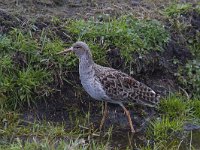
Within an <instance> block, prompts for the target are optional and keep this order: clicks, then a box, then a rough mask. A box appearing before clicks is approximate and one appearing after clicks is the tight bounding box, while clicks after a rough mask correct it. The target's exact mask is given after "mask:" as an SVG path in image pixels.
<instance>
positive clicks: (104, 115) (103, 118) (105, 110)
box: [99, 102, 108, 131]
mask: <svg viewBox="0 0 200 150" xmlns="http://www.w3.org/2000/svg"><path fill="white" fill-rule="evenodd" d="M107 114H108V103H107V102H105V107H104V112H103V117H102V119H101V124H100V127H99V129H100V131H101V129H102V127H103V124H104V122H105V120H106V117H107Z"/></svg>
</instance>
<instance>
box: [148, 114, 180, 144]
mask: <svg viewBox="0 0 200 150" xmlns="http://www.w3.org/2000/svg"><path fill="white" fill-rule="evenodd" d="M182 127H183V120H181V119H170V118H169V117H167V116H163V117H161V118H159V119H156V120H155V121H153V122H152V123H151V127H150V129H151V130H152V131H151V132H149V133H148V134H149V136H150V137H153V138H154V140H155V141H161V140H164V141H166V140H169V139H170V138H172V137H173V136H174V135H175V133H177V132H178V131H182V130H183V129H182Z"/></svg>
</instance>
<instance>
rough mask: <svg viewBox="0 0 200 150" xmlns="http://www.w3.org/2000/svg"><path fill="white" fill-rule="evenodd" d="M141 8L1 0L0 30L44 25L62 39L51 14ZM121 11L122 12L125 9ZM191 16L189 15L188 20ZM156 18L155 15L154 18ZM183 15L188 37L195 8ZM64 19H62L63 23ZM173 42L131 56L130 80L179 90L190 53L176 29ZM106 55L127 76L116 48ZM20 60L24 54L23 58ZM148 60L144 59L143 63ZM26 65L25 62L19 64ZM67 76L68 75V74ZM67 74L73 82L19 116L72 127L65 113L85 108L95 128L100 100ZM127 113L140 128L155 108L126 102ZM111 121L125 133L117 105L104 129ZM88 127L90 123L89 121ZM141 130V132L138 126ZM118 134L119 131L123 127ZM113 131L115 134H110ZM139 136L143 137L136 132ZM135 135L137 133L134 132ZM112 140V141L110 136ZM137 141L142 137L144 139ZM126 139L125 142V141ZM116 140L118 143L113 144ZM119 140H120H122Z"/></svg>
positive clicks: (132, 2) (194, 27)
mask: <svg viewBox="0 0 200 150" xmlns="http://www.w3.org/2000/svg"><path fill="white" fill-rule="evenodd" d="M139 5H140V6H143V7H144V8H145V9H149V8H148V6H147V5H146V4H143V3H142V1H138V0H127V1H126V2H121V1H114V2H107V1H104V0H103V1H100V2H99V1H98V2H95V1H89V0H88V1H81V0H76V1H72V0H61V1H59V0H41V1H39V0H36V1H32V0H25V1H23V0H18V1H16V0H11V1H9V2H8V1H7V0H1V1H0V33H7V32H9V31H10V30H11V29H12V28H13V27H14V28H21V29H24V30H27V29H32V30H35V31H36V32H38V33H40V32H41V31H42V30H43V29H49V30H51V31H53V33H54V34H55V35H57V36H59V37H60V38H61V39H62V40H63V41H66V42H67V41H70V40H71V39H70V37H69V36H68V33H67V31H66V30H65V29H64V27H63V25H62V24H58V25H57V24H53V23H52V22H51V21H50V20H51V19H52V17H54V16H56V17H59V18H62V19H61V20H65V19H67V18H84V19H88V18H89V17H91V16H94V17H97V16H99V15H106V14H108V15H114V16H118V15H120V14H123V13H127V12H130V10H131V11H133V10H135V11H136V12H135V13H136V16H138V12H137V11H138V9H139V7H138V6H139ZM124 10H126V11H127V12H124ZM191 16H192V18H190V17H191ZM156 17H157V16H156ZM184 17H185V18H186V19H188V20H189V19H191V28H189V29H188V30H187V32H186V36H188V34H189V36H193V35H195V34H197V32H199V30H200V23H199V20H200V16H199V15H197V14H196V13H195V12H190V13H189V14H185V16H184ZM63 22H64V21H63ZM171 37H172V40H171V41H170V42H169V43H168V44H167V45H166V47H164V52H152V53H150V54H146V55H143V56H142V57H140V56H139V54H133V59H134V60H135V63H133V65H132V68H133V69H134V72H133V73H132V74H131V75H132V76H133V77H134V78H136V79H138V80H139V81H141V82H143V83H145V84H147V85H148V86H150V87H151V88H152V89H154V90H155V91H156V92H158V93H160V94H161V95H162V96H166V95H168V94H169V93H170V92H175V91H179V90H180V89H179V85H178V84H177V77H176V76H175V74H176V73H177V69H178V65H184V64H185V63H186V62H187V60H188V59H191V58H192V55H191V53H190V52H189V50H188V48H187V47H186V46H185V44H184V42H182V43H180V37H179V36H177V33H174V32H173V31H171ZM21 57H22V56H21V55H20V54H16V56H15V57H14V58H15V59H17V60H15V62H17V63H24V62H21ZM174 58H175V59H177V60H179V64H174V62H173V59H174ZM107 59H108V60H110V61H109V62H111V63H110V66H112V67H113V68H116V69H120V70H122V71H124V72H126V73H128V74H130V72H129V70H128V69H126V68H125V67H124V65H123V62H124V61H123V59H122V58H121V56H120V50H118V49H117V48H115V47H114V48H112V47H111V51H109V52H108V54H107ZM23 60H24V58H23ZM147 60H148V61H147ZM23 65H25V64H23ZM68 76H71V75H69V74H68ZM72 76H73V77H69V79H70V78H71V80H72V83H73V84H75V85H76V86H73V85H70V84H69V83H65V82H64V85H61V88H60V89H59V90H60V92H56V93H55V94H54V95H51V96H50V97H49V98H48V99H45V100H39V101H38V102H37V103H36V104H35V105H33V107H31V108H28V109H26V108H27V107H24V108H25V109H24V110H23V118H24V119H25V120H29V121H34V120H35V119H37V120H38V121H43V120H47V121H52V122H58V123H59V122H65V123H66V128H69V129H70V128H72V127H73V122H70V121H69V120H70V119H69V115H72V116H86V114H87V112H88V110H89V111H90V114H91V117H90V119H91V122H92V124H93V125H94V126H95V128H97V127H98V125H99V123H100V120H101V117H102V114H101V111H102V107H101V104H102V103H101V102H97V101H93V100H92V99H91V98H90V97H89V96H88V95H87V94H86V93H85V92H84V91H83V89H82V88H81V85H80V81H79V79H78V73H77V72H75V73H74V74H73V75H72ZM127 108H128V109H129V110H130V113H131V116H132V118H133V122H134V125H135V126H136V129H140V128H141V124H143V123H144V125H143V127H144V129H145V127H146V125H147V124H145V123H148V121H147V120H148V119H149V116H151V115H152V113H153V112H154V110H151V109H148V110H147V109H144V110H143V111H138V110H139V109H136V108H138V107H137V106H128V107H127ZM111 125H114V128H116V129H119V130H115V132H116V133H117V132H118V131H122V129H123V130H126V131H129V125H128V123H127V119H126V116H125V114H124V112H123V110H122V109H121V107H119V106H116V105H112V104H110V105H109V115H108V119H107V120H106V123H105V126H104V127H105V128H106V129H107V128H108V127H110V126H111ZM88 126H91V125H90V124H88ZM142 131H143V132H144V131H145V130H143V129H142ZM122 132H123V131H122ZM114 134H115V133H114ZM141 137H142V136H141ZM138 138H140V136H138ZM113 141H114V140H113ZM142 141H145V140H144V139H143V140H142ZM126 142H127V140H126ZM118 144H119V143H118ZM122 144H124V141H122Z"/></svg>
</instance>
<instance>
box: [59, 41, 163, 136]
mask: <svg viewBox="0 0 200 150" xmlns="http://www.w3.org/2000/svg"><path fill="white" fill-rule="evenodd" d="M68 52H74V53H75V55H76V56H77V57H78V58H79V75H80V80H81V84H82V86H83V88H84V89H85V91H86V92H87V93H88V94H89V95H90V96H91V97H92V98H93V99H95V100H98V101H105V108H104V114H103V118H102V120H101V124H100V129H101V128H102V126H103V124H104V121H105V118H106V114H107V102H109V103H114V104H119V105H120V106H121V107H122V108H123V110H124V111H125V114H126V116H127V118H128V122H129V124H130V128H131V132H135V130H134V127H133V123H132V120H131V117H130V113H129V111H128V110H127V109H126V108H125V107H124V105H123V103H135V104H142V105H146V106H150V107H155V106H156V105H157V103H158V102H159V97H160V96H159V95H158V94H156V93H155V92H154V91H153V90H152V89H151V88H149V87H148V86H146V85H145V84H143V83H141V82H139V81H137V80H135V79H134V78H132V77H131V76H129V75H127V74H125V73H123V72H121V71H118V70H116V69H113V68H109V67H103V66H100V65H98V64H96V63H95V62H94V60H93V58H92V54H91V51H90V48H89V47H88V45H87V44H86V43H84V42H81V41H79V42H76V43H74V44H73V45H72V47H71V48H69V49H65V50H64V51H62V52H59V53H58V54H65V53H68Z"/></svg>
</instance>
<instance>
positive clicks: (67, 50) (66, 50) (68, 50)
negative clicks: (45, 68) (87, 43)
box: [57, 47, 73, 54]
mask: <svg viewBox="0 0 200 150" xmlns="http://www.w3.org/2000/svg"><path fill="white" fill-rule="evenodd" d="M71 51H73V47H70V48H68V49H65V50H64V51H61V52H58V53H57V54H67V53H69V52H71Z"/></svg>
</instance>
